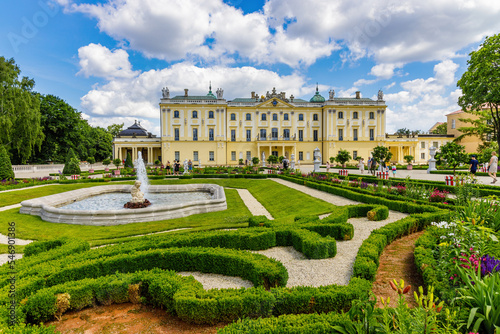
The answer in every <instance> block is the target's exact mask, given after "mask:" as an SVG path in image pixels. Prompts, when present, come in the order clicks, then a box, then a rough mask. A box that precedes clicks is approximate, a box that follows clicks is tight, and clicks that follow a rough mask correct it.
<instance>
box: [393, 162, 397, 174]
mask: <svg viewBox="0 0 500 334" xmlns="http://www.w3.org/2000/svg"><path fill="white" fill-rule="evenodd" d="M396 171H397V168H396V163H393V164H392V176H393V177H396Z"/></svg>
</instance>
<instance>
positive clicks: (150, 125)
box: [82, 113, 160, 137]
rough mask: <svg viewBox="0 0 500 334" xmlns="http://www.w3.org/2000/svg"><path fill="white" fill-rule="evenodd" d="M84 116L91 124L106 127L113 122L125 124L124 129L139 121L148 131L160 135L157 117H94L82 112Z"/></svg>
mask: <svg viewBox="0 0 500 334" xmlns="http://www.w3.org/2000/svg"><path fill="white" fill-rule="evenodd" d="M82 117H83V118H84V119H86V120H87V121H88V123H89V124H90V125H91V126H100V127H104V128H106V127H107V126H108V125H111V124H123V129H126V128H128V127H129V126H131V125H132V124H134V122H135V121H138V122H139V123H140V124H141V126H142V127H143V128H145V129H146V130H148V132H151V133H152V134H153V135H156V136H157V137H159V136H160V126H159V124H158V121H157V120H156V119H147V118H143V117H142V118H141V117H127V116H123V117H120V116H119V117H94V116H90V115H87V114H85V113H82Z"/></svg>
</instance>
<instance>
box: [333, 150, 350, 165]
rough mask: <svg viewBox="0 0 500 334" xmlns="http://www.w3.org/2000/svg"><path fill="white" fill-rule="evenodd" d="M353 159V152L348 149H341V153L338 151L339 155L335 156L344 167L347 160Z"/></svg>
mask: <svg viewBox="0 0 500 334" xmlns="http://www.w3.org/2000/svg"><path fill="white" fill-rule="evenodd" d="M351 159H352V157H351V154H350V153H349V151H347V150H340V151H339V153H337V156H336V157H335V161H337V162H338V163H339V164H341V165H342V167H345V164H346V162H348V161H349V160H351Z"/></svg>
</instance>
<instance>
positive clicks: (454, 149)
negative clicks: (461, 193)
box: [436, 142, 469, 175]
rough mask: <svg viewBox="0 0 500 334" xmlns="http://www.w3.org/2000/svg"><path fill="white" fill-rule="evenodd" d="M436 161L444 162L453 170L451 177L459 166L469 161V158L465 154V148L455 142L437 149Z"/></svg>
mask: <svg viewBox="0 0 500 334" xmlns="http://www.w3.org/2000/svg"><path fill="white" fill-rule="evenodd" d="M436 159H438V160H444V161H445V162H446V165H447V166H449V167H452V168H453V175H455V170H456V168H457V167H458V166H459V165H460V164H465V163H467V162H468V161H469V156H468V155H467V153H465V147H464V146H463V145H460V144H457V143H455V142H449V143H446V144H444V145H443V146H441V147H440V148H439V152H437V153H436Z"/></svg>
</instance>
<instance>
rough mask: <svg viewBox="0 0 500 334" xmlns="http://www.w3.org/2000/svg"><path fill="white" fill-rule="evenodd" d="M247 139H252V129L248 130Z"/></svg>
mask: <svg viewBox="0 0 500 334" xmlns="http://www.w3.org/2000/svg"><path fill="white" fill-rule="evenodd" d="M247 141H252V130H247Z"/></svg>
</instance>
